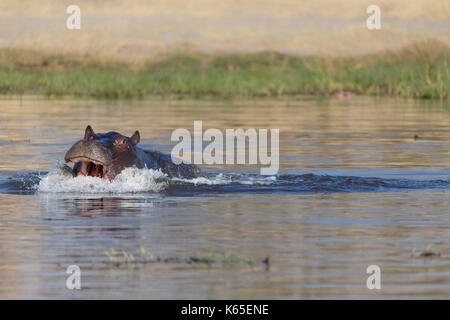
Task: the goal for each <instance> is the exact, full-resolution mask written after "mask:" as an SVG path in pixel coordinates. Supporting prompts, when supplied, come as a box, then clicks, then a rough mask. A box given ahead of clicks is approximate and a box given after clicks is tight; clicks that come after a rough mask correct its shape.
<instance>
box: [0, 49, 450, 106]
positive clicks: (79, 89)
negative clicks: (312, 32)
mask: <svg viewBox="0 0 450 320" xmlns="http://www.w3.org/2000/svg"><path fill="white" fill-rule="evenodd" d="M449 57H450V49H449V48H448V47H446V46H445V45H443V44H440V43H438V42H433V41H429V42H426V43H421V44H417V45H415V46H411V47H408V48H403V49H401V50H398V51H391V52H385V53H379V54H374V55H370V56H360V57H351V58H350V57H345V58H344V57H342V58H330V57H313V56H291V55H285V54H278V53H272V52H265V53H255V54H236V55H214V56H208V55H203V54H173V55H171V56H168V57H165V58H163V59H157V60H156V59H152V60H149V61H147V62H140V63H139V64H137V63H126V62H119V61H114V60H111V59H100V58H99V57H95V56H76V55H58V54H43V53H40V52H31V51H24V50H18V49H14V50H12V49H10V50H9V49H2V50H0V94H14V95H16V94H43V95H47V96H61V95H70V96H80V97H95V98H113V99H114V98H141V97H144V96H147V95H160V96H176V97H183V96H188V97H190V98H202V97H208V96H213V97H217V98H234V97H237V98H239V97H244V98H258V97H277V96H289V95H298V94H314V95H323V96H327V95H333V94H337V93H339V92H342V91H350V92H353V93H356V94H364V95H379V96H386V95H388V96H398V97H413V98H431V99H450V66H449Z"/></svg>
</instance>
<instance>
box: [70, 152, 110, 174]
mask: <svg viewBox="0 0 450 320" xmlns="http://www.w3.org/2000/svg"><path fill="white" fill-rule="evenodd" d="M69 161H72V162H74V163H76V162H81V167H80V169H79V171H78V173H77V176H90V177H99V178H103V179H109V177H108V167H107V166H106V165H104V164H103V163H101V162H99V161H96V160H93V159H89V158H85V157H76V158H72V159H69Z"/></svg>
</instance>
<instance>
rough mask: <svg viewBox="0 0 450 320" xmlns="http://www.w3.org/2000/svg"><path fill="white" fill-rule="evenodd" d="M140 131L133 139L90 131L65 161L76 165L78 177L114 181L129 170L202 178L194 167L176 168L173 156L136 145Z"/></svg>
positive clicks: (114, 133)
mask: <svg viewBox="0 0 450 320" xmlns="http://www.w3.org/2000/svg"><path fill="white" fill-rule="evenodd" d="M139 141H140V135H139V131H136V132H135V133H134V134H133V135H132V136H131V137H126V136H124V135H122V134H120V133H118V132H114V131H111V132H107V133H94V130H92V127H91V126H90V125H88V126H87V127H86V130H85V133H84V138H83V139H81V140H80V141H78V142H76V143H75V144H74V145H73V146H72V147H71V148H70V149H69V151H67V153H66V155H65V157H64V160H65V161H66V162H73V163H74V164H75V165H74V166H73V172H72V173H73V175H74V176H91V177H99V178H103V179H109V180H113V179H114V178H115V177H116V176H117V175H118V174H119V173H120V172H121V171H122V170H123V169H125V168H128V167H133V166H134V167H137V168H139V169H141V168H148V169H155V170H158V169H160V170H161V171H162V172H163V173H165V174H167V175H168V176H169V177H180V178H193V177H196V176H198V175H199V174H200V170H199V168H198V167H197V166H195V165H192V164H184V163H180V164H175V163H174V162H173V161H172V159H171V157H170V155H168V154H164V153H162V152H159V151H146V150H143V149H141V148H139V147H137V146H136V145H137V144H138V143H139Z"/></svg>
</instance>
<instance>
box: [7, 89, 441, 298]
mask: <svg viewBox="0 0 450 320" xmlns="http://www.w3.org/2000/svg"><path fill="white" fill-rule="evenodd" d="M449 107H450V105H449V104H448V103H443V102H434V103H432V102H430V101H421V102H419V101H411V100H391V99H375V98H359V97H353V98H351V99H349V100H345V101H344V100H338V99H326V100H324V99H315V98H306V97H305V98H299V99H298V100H293V99H290V100H277V101H270V100H262V101H261V100H259V101H240V102H239V101H234V102H232V101H225V102H223V101H222V102H212V101H183V100H181V101H175V100H143V101H128V102H117V101H116V102H109V101H94V100H69V99H64V100H46V99H41V98H38V97H23V98H21V99H19V98H8V99H7V98H3V99H2V100H1V101H0V108H1V110H2V113H1V115H0V298H63V299H70V298H86V299H90V298H149V299H183V298H189V299H197V298H199V299H200V298H202V299H231V298H232V299H254V298H260V299H298V298H308V299H309V298H345V299H350V298H370V299H372V298H373V299H379V298H450V235H449V231H450V228H449V227H450V216H449V196H450V169H449V167H450V164H449V161H448V160H449V156H450V126H449V124H450V108H449ZM194 120H202V121H203V128H204V130H206V129H208V128H217V129H219V130H221V131H222V132H225V129H227V128H231V129H237V128H243V129H247V128H255V129H259V128H263V129H271V128H278V129H280V170H279V172H278V174H277V175H275V176H261V175H259V167H258V166H254V165H252V166H247V165H239V166H230V165H215V166H207V165H203V166H201V168H202V170H203V172H204V173H205V177H202V178H199V179H190V180H175V179H169V178H167V177H164V176H163V175H162V174H160V173H159V172H157V171H153V170H146V169H142V170H135V169H130V170H128V171H127V172H125V173H124V174H123V175H121V177H120V179H116V180H115V181H113V182H112V183H110V182H107V181H101V180H100V179H99V178H91V177H79V178H76V179H74V178H72V177H70V176H69V175H67V174H66V172H65V171H64V169H63V164H62V161H63V158H64V153H65V152H66V151H67V149H68V148H70V146H71V145H72V144H73V143H74V142H75V141H77V140H79V139H81V138H82V136H83V134H84V129H85V127H86V125H87V124H90V125H91V126H92V127H93V128H94V130H95V131H96V132H106V131H118V132H121V133H123V134H125V135H128V136H129V135H131V134H132V133H133V132H134V131H135V130H139V131H140V135H141V143H140V146H141V147H142V148H144V149H149V150H159V151H163V152H167V153H170V151H171V149H172V147H173V146H174V145H175V142H171V141H170V136H171V133H172V131H173V130H175V129H177V128H186V129H187V130H189V131H190V132H193V123H194ZM241 151H245V150H241ZM70 265H76V266H78V267H79V269H80V279H81V289H80V290H69V289H67V287H66V280H67V278H68V277H69V274H68V273H66V271H67V268H68V266H70ZM370 265H377V266H379V267H380V270H381V289H379V290H377V289H374V290H369V289H368V288H367V286H366V280H367V278H368V277H369V276H370V274H367V273H366V269H367V267H368V266H370Z"/></svg>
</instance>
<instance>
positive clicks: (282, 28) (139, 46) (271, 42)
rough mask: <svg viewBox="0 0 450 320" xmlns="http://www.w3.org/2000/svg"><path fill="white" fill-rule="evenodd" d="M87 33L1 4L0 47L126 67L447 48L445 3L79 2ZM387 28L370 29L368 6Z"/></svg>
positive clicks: (31, 0)
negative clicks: (175, 58)
mask: <svg viewBox="0 0 450 320" xmlns="http://www.w3.org/2000/svg"><path fill="white" fill-rule="evenodd" d="M73 3H76V4H77V5H79V6H80V7H81V11H82V29H81V30H80V31H70V30H67V29H66V28H65V20H66V18H67V16H68V15H67V14H66V12H65V9H66V6H67V4H68V3H66V2H64V1H58V0H46V1H45V0H44V1H35V0H23V1H20V2H19V1H13V0H2V1H1V2H0V16H1V19H0V47H12V48H27V49H30V48H33V49H38V50H46V51H54V52H66V53H67V52H75V53H91V54H96V55H104V56H113V57H115V58H120V59H125V60H129V61H135V60H141V59H148V58H149V57H154V56H159V55H165V54H167V52H173V51H184V52H185V51H190V52H206V53H229V52H234V53H240V52H258V51H266V50H268V51H279V52H284V53H291V54H327V55H336V56H342V55H344V56H345V55H355V54H356V55H358V54H367V53H373V52H379V51H384V50H386V49H396V48H399V47H402V46H405V45H409V44H412V43H416V42H419V41H423V40H425V39H429V38H434V39H437V40H439V41H441V42H443V43H445V44H447V45H450V24H449V23H448V21H449V19H450V5H449V3H448V0H395V1H394V0H389V1H388V0H377V1H373V0H332V1H331V0H314V1H298V0H245V1H237V0H227V1H213V0H195V1H193V0H153V1H147V0H134V1H126V0H110V1H90V0H77V1H74V2H73ZM375 3H376V4H377V5H379V6H380V8H381V15H382V16H381V17H382V29H381V30H378V31H370V30H367V28H366V25H365V21H366V19H367V14H366V8H367V6H368V5H370V4H375Z"/></svg>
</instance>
